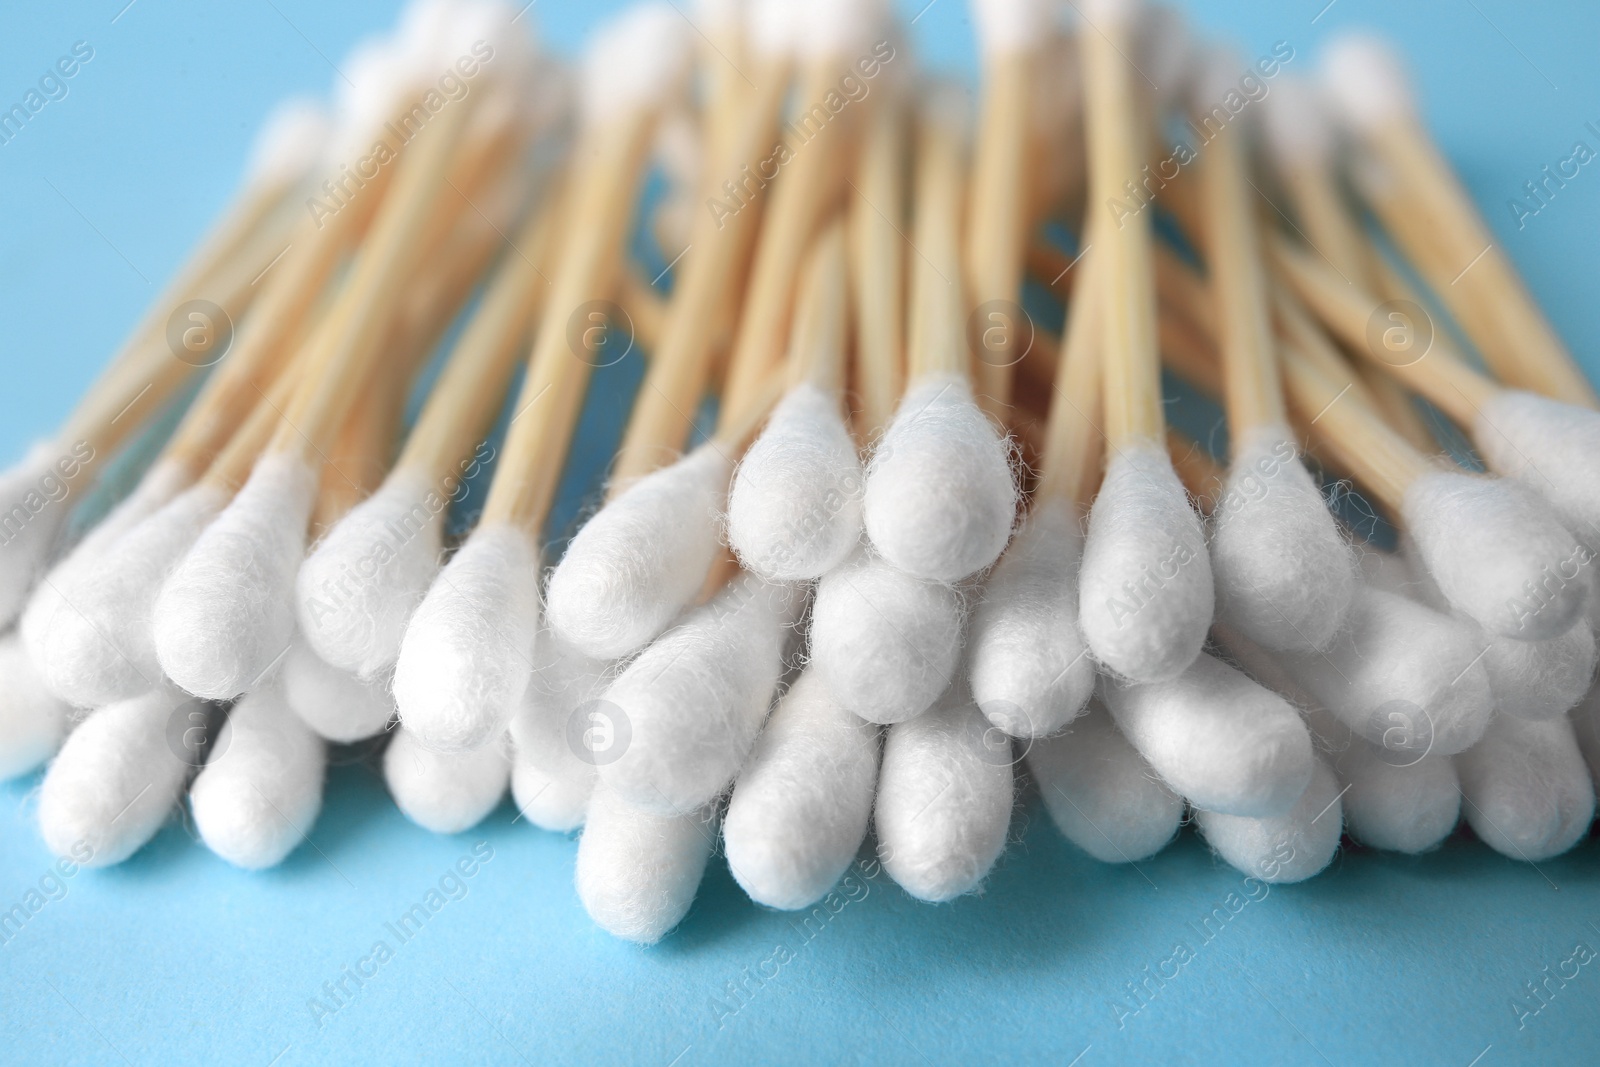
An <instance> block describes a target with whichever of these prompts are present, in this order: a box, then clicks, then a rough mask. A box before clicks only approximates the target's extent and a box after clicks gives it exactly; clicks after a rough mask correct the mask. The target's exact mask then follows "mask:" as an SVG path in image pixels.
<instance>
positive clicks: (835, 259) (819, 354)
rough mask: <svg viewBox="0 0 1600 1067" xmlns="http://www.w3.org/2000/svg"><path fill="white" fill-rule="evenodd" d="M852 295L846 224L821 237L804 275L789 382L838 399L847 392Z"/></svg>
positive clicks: (791, 347)
mask: <svg viewBox="0 0 1600 1067" xmlns="http://www.w3.org/2000/svg"><path fill="white" fill-rule="evenodd" d="M849 324H850V291H849V287H848V286H847V285H846V282H845V241H844V220H843V217H842V216H841V217H837V218H835V219H834V221H833V222H831V223H829V224H828V225H827V227H826V228H825V229H824V230H823V231H822V232H821V233H820V234H818V235H817V239H816V241H815V242H813V244H812V249H811V252H810V253H809V254H808V256H807V258H806V263H805V267H804V269H803V270H802V271H801V274H800V295H799V297H798V298H796V300H795V313H794V323H793V325H792V327H791V329H790V331H789V358H788V384H789V385H791V386H794V385H798V384H800V383H801V382H807V383H809V384H811V385H814V386H816V387H817V388H818V389H822V390H825V391H826V392H829V393H832V394H834V395H835V396H839V395H841V394H842V392H843V390H844V369H845V341H846V336H847V334H848V328H849Z"/></svg>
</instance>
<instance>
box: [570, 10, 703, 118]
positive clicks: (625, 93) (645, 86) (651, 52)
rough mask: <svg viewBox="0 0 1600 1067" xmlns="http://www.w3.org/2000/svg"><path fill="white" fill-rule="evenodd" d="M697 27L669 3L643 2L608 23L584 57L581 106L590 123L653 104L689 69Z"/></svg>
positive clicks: (677, 84) (674, 87) (668, 93)
mask: <svg viewBox="0 0 1600 1067" xmlns="http://www.w3.org/2000/svg"><path fill="white" fill-rule="evenodd" d="M692 36H693V33H692V30H691V29H690V26H689V21H688V19H686V18H685V17H684V16H683V14H682V13H681V12H679V11H677V10H676V9H675V8H674V7H673V6H672V5H671V4H668V3H654V2H652V3H640V4H635V5H633V6H632V7H629V8H625V9H624V10H623V12H622V14H620V15H618V16H617V17H616V18H613V19H612V20H611V21H609V22H607V23H605V25H603V26H601V27H600V29H599V30H597V31H596V32H595V34H594V36H593V37H591V38H590V39H589V46H588V49H587V51H586V52H585V53H584V57H583V81H582V89H581V101H580V110H581V111H582V114H583V121H584V124H585V125H586V126H594V125H596V124H598V123H602V122H608V121H610V120H612V119H616V118H620V117H622V116H624V115H628V114H630V113H632V112H634V111H637V110H639V109H641V108H654V107H657V106H659V105H660V103H661V101H662V100H663V99H666V98H667V97H670V96H672V95H673V93H674V92H675V91H676V90H677V89H678V88H679V87H680V86H681V85H682V84H683V82H684V79H685V78H686V76H687V75H688V72H689V59H690V55H691V49H690V46H691V44H692Z"/></svg>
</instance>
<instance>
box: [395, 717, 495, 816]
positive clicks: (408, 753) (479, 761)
mask: <svg viewBox="0 0 1600 1067" xmlns="http://www.w3.org/2000/svg"><path fill="white" fill-rule="evenodd" d="M510 778H511V761H510V759H508V758H507V756H506V751H505V744H504V740H503V738H495V739H493V740H491V741H490V742H489V743H488V744H486V745H484V746H482V747H481V748H475V749H471V750H469V751H466V752H436V751H434V750H433V749H431V748H429V747H428V746H427V745H426V744H424V743H423V742H422V740H421V739H420V738H418V737H417V735H416V734H415V733H413V732H412V731H411V730H410V729H408V728H407V727H406V725H405V723H401V724H400V726H399V727H398V728H397V729H396V730H395V731H394V737H393V738H391V739H390V741H389V747H388V748H386V749H385V750H384V752H383V780H384V782H385V783H387V784H388V786H389V795H390V796H392V797H394V803H395V807H397V808H399V809H400V811H401V812H402V813H403V814H404V815H405V817H406V818H408V819H410V820H411V821H412V822H414V823H416V824H417V825H418V826H420V827H422V828H423V829H424V830H431V831H433V832H434V833H436V834H459V833H461V832H462V831H463V830H470V829H472V828H473V827H474V826H476V825H478V824H479V823H480V822H482V821H483V820H484V819H485V818H486V817H487V816H488V815H489V813H490V812H492V811H493V810H494V809H495V808H496V807H497V806H498V805H499V803H500V798H501V797H503V796H505V792H506V783H507V781H509V780H510Z"/></svg>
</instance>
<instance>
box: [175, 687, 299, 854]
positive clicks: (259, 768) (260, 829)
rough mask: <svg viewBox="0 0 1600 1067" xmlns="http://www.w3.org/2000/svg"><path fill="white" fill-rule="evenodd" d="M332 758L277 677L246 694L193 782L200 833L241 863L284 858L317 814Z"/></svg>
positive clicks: (215, 849) (209, 845)
mask: <svg viewBox="0 0 1600 1067" xmlns="http://www.w3.org/2000/svg"><path fill="white" fill-rule="evenodd" d="M327 762H328V754H327V748H326V746H325V745H324V744H323V742H322V739H321V738H320V737H318V736H317V735H316V734H314V733H312V732H311V730H310V728H309V727H307V726H306V724H305V723H303V722H301V721H300V719H299V717H298V716H296V715H295V714H294V712H292V711H290V710H289V707H288V705H287V704H286V703H285V702H284V699H283V692H282V689H281V687H280V686H279V685H278V683H277V682H276V681H273V682H269V683H267V684H266V685H263V686H262V687H261V688H259V689H256V690H253V691H252V692H250V693H248V694H246V695H245V697H244V699H242V700H240V701H239V702H238V703H237V704H235V705H234V706H233V709H232V710H231V711H229V712H228V721H227V723H226V724H224V726H223V727H222V730H221V731H220V732H219V733H218V734H217V742H216V745H215V746H214V747H213V749H212V754H211V755H210V756H209V757H208V758H207V760H206V765H205V769H203V770H202V771H201V772H200V774H199V775H198V776H197V777H196V778H195V780H194V784H193V785H192V786H190V787H189V804H190V807H191V808H192V810H193V811H194V822H195V827H196V828H197V829H198V830H199V831H200V839H201V840H202V841H204V842H205V843H206V847H207V848H209V849H210V850H211V851H212V852H215V853H216V854H217V855H219V856H221V857H222V858H223V859H225V860H227V861H228V862H229V863H231V864H233V865H234V866H235V867H243V868H244V869H245V870H247V871H258V870H263V869H265V868H267V867H275V866H277V865H278V864H279V863H281V862H283V858H284V857H285V856H287V855H288V854H289V853H290V852H293V851H294V849H295V848H296V847H297V846H298V845H299V844H300V842H301V841H304V840H305V839H306V837H307V836H308V835H309V834H310V833H311V827H312V824H314V823H315V822H316V821H317V814H318V813H319V812H320V811H321V810H322V776H323V772H324V770H325V769H326V767H327Z"/></svg>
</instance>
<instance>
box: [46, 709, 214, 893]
mask: <svg viewBox="0 0 1600 1067" xmlns="http://www.w3.org/2000/svg"><path fill="white" fill-rule="evenodd" d="M190 704H192V702H191V701H190V699H189V698H188V697H186V696H184V695H183V694H182V693H179V692H177V691H176V690H173V689H171V688H169V687H165V686H164V687H162V688H160V689H156V690H152V691H151V692H148V693H145V694H143V695H141V696H137V697H134V698H133V699H132V700H124V701H119V702H118V703H115V704H108V705H107V706H105V707H103V708H100V709H98V710H96V711H94V712H93V713H91V714H90V715H89V717H88V718H86V719H85V720H84V721H83V722H82V723H81V724H80V725H79V726H78V728H77V729H75V730H73V731H72V733H71V734H69V735H68V736H67V740H66V743H65V744H63V745H62V746H61V751H60V752H59V753H57V754H56V758H55V760H54V762H52V763H51V764H50V769H49V771H47V772H46V773H45V776H44V784H43V785H42V786H41V787H40V791H39V831H40V833H41V834H43V835H44V843H45V845H46V847H48V848H49V849H50V851H51V852H53V853H54V854H55V855H57V856H70V857H71V858H72V859H74V860H76V861H77V862H79V863H81V864H83V865H84V866H85V867H105V866H109V865H111V864H114V863H121V862H122V861H123V860H125V859H127V858H128V857H129V856H131V855H133V854H134V853H135V852H137V851H138V850H139V849H140V847H142V846H143V845H144V843H145V842H147V841H149V840H150V839H151V838H152V837H154V836H155V835H156V831H157V830H160V829H161V824H162V823H164V822H166V821H167V815H168V813H170V812H171V811H172V806H173V804H174V803H176V802H177V800H178V797H179V795H180V794H181V793H182V791H183V783H184V781H185V779H187V778H188V774H189V763H188V762H187V761H186V760H185V759H180V758H179V756H178V753H177V751H175V749H174V747H173V746H172V744H171V742H172V741H173V740H174V738H173V732H172V730H171V723H172V716H173V715H174V714H175V713H178V714H183V713H182V712H181V711H180V709H182V708H183V707H185V705H190ZM179 737H180V738H181V730H180V731H179Z"/></svg>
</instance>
